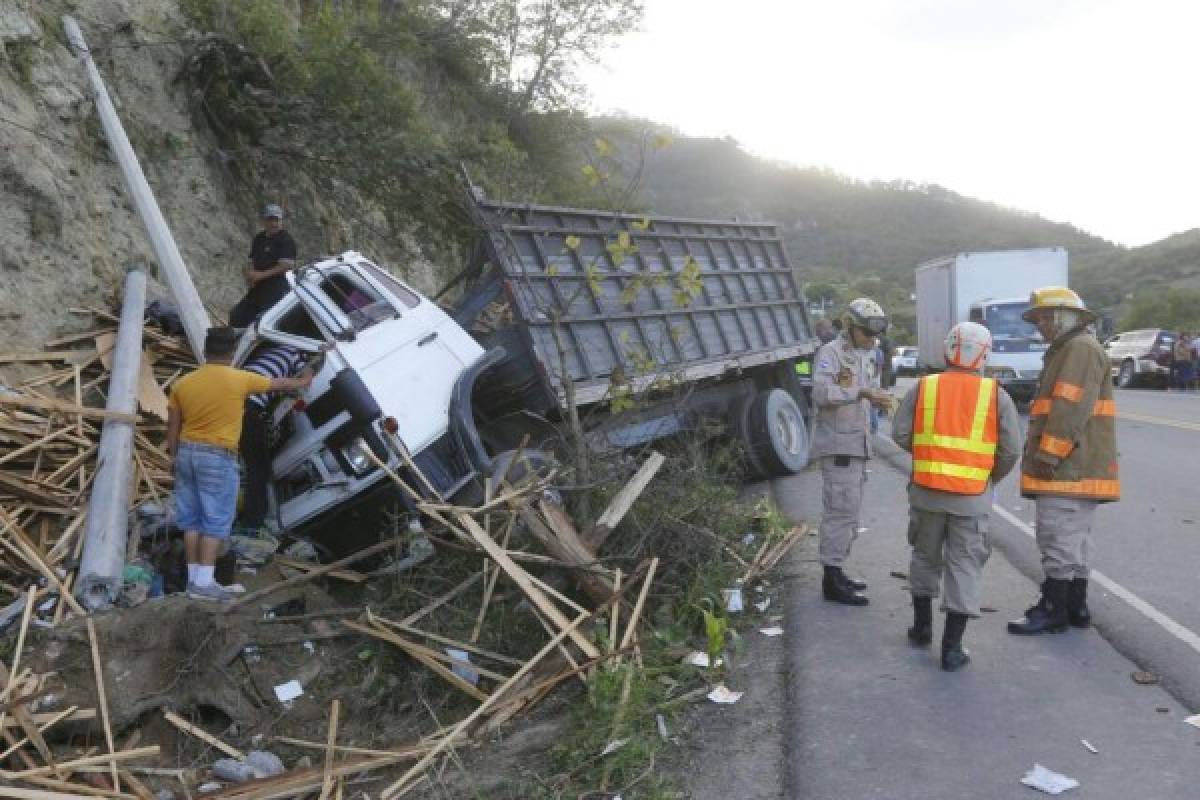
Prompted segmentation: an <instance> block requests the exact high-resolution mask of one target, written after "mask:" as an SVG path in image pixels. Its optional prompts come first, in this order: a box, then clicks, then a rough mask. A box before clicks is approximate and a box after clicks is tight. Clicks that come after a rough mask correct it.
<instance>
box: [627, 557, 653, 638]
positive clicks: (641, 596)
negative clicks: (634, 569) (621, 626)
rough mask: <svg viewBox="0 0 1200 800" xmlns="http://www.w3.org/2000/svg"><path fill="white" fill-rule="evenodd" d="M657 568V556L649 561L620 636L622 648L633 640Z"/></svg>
mask: <svg viewBox="0 0 1200 800" xmlns="http://www.w3.org/2000/svg"><path fill="white" fill-rule="evenodd" d="M657 569H658V556H655V557H654V559H653V560H652V561H651V562H650V569H648V570H646V577H645V578H643V579H642V590H641V591H640V592H639V593H638V599H637V603H635V604H634V606H633V613H632V614H630V615H629V624H628V625H627V626H626V628H625V635H624V636H623V637H621V647H620V648H619V649H621V650H624V649H625V648H626V647H629V645H630V644H631V643H632V642H633V637H634V634H636V633H637V624H638V620H639V619H641V617H642V608H643V607H645V605H646V596H647V595H648V594H650V584H651V583H652V582H653V581H654V573H655V571H656V570H657Z"/></svg>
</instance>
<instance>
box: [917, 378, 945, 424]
mask: <svg viewBox="0 0 1200 800" xmlns="http://www.w3.org/2000/svg"><path fill="white" fill-rule="evenodd" d="M940 377H941V376H940V375H930V376H929V377H928V378H925V379H924V385H925V392H924V393H923V394H922V398H923V400H924V403H923V404H922V406H921V414H922V415H923V416H924V417H925V425H924V426H923V427H924V429H925V430H927V431H931V430H933V424H934V419H935V418H936V416H937V387H938V378H940Z"/></svg>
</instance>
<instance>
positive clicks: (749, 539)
mask: <svg viewBox="0 0 1200 800" xmlns="http://www.w3.org/2000/svg"><path fill="white" fill-rule="evenodd" d="M754 539H755V536H754V534H753V533H747V534H746V535H745V536H743V537H742V544H746V545H750V544H754Z"/></svg>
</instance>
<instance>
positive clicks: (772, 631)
mask: <svg viewBox="0 0 1200 800" xmlns="http://www.w3.org/2000/svg"><path fill="white" fill-rule="evenodd" d="M758 632H759V633H761V634H762V635H763V636H783V628H781V627H779V626H778V625H772V626H771V627H769V628H759V629H758Z"/></svg>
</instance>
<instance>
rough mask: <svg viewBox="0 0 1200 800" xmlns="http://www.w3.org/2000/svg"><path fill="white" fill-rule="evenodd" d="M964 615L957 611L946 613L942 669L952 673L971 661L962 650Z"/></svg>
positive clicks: (964, 626)
mask: <svg viewBox="0 0 1200 800" xmlns="http://www.w3.org/2000/svg"><path fill="white" fill-rule="evenodd" d="M967 619H969V618H968V617H967V615H966V614H959V613H958V612H957V611H948V612H946V627H945V629H944V630H943V631H942V669H944V670H946V672H954V671H955V670H958V669H962V668H963V667H965V666H966V665H967V663H968V662H969V661H970V660H971V657H970V656H969V655H967V651H966V650H964V649H963V646H962V637H963V631H965V630H966V629H967Z"/></svg>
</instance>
